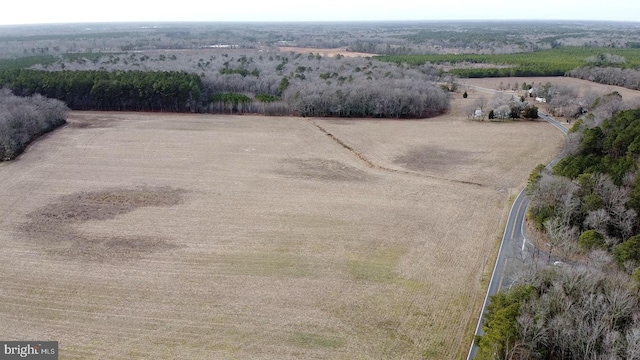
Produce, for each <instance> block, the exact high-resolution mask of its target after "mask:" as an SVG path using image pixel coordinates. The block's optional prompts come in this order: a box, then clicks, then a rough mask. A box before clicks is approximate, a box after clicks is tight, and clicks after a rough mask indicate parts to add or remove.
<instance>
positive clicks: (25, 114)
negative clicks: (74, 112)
mask: <svg viewBox="0 0 640 360" xmlns="http://www.w3.org/2000/svg"><path fill="white" fill-rule="evenodd" d="M67 110H68V109H67V107H66V106H65V105H64V103H62V102H61V101H58V100H53V99H48V98H45V97H43V96H41V95H37V94H36V95H33V96H30V97H18V96H15V95H13V94H12V93H11V91H9V90H7V89H0V161H6V160H11V159H13V158H15V157H16V156H18V155H20V153H21V152H22V151H23V150H24V149H25V148H26V147H27V145H28V144H29V143H30V142H31V141H32V140H33V139H35V138H37V137H38V136H40V135H42V134H45V133H47V132H49V131H51V130H54V129H55V128H57V127H59V126H61V125H63V124H65V123H66V120H65V119H66V112H67Z"/></svg>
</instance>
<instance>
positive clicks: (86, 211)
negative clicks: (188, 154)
mask: <svg viewBox="0 0 640 360" xmlns="http://www.w3.org/2000/svg"><path fill="white" fill-rule="evenodd" d="M182 194H183V191H182V190H177V189H171V188H157V189H149V188H142V189H110V190H103V191H95V192H81V193H76V194H70V195H66V196H62V197H60V198H58V199H56V200H55V201H53V202H52V203H50V204H48V205H46V206H44V207H42V208H40V209H38V210H36V211H34V212H31V213H29V214H27V219H28V221H27V222H26V223H24V224H23V225H22V226H21V228H22V231H24V232H25V234H26V235H27V236H28V238H30V239H31V240H32V241H34V242H35V243H36V245H37V246H39V247H42V248H44V249H46V250H47V251H48V252H50V253H52V254H56V255H62V256H66V257H70V258H80V259H83V260H100V261H106V260H130V259H133V258H139V256H141V255H143V254H145V253H150V252H153V251H159V250H166V249H171V248H174V247H175V245H171V244H170V243H169V242H168V241H166V240H163V239H156V238H150V237H145V236H138V237H122V236H117V235H115V236H113V237H111V236H109V237H107V236H97V237H95V236H89V235H86V234H84V233H82V232H80V231H78V230H77V228H76V225H79V224H82V223H85V222H89V221H104V220H109V219H113V218H115V217H117V216H119V215H124V214H127V213H129V212H131V211H133V210H135V209H138V208H141V207H148V206H175V205H178V204H180V203H181V202H182V199H181V197H182Z"/></svg>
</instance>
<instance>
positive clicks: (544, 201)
mask: <svg viewBox="0 0 640 360" xmlns="http://www.w3.org/2000/svg"><path fill="white" fill-rule="evenodd" d="M617 96H618V95H616V94H610V95H607V96H604V97H601V98H599V99H597V100H596V102H597V103H606V102H608V101H609V102H611V101H613V100H612V99H615V98H616V97H617ZM601 106H604V105H601ZM576 139H577V140H578V141H577V142H576V145H577V146H575V147H572V146H570V148H569V149H568V151H569V155H568V156H567V157H566V158H564V159H563V160H562V161H560V162H559V163H558V164H557V165H556V166H555V167H554V169H553V171H549V170H547V169H545V167H544V166H543V165H540V166H538V167H537V168H536V170H535V171H534V172H533V173H532V174H531V177H530V179H529V184H528V185H527V194H528V196H529V198H530V200H531V203H530V208H529V217H530V219H531V220H532V222H533V224H534V225H535V226H536V227H537V228H538V229H539V230H540V231H542V232H543V234H544V238H540V237H539V236H538V234H537V233H533V234H530V240H531V238H533V239H537V246H538V249H537V250H534V251H532V252H531V253H530V254H529V256H530V257H531V258H532V259H530V263H529V264H528V266H526V267H525V270H524V271H523V272H522V273H521V274H520V277H519V279H518V281H516V283H515V284H514V285H513V286H512V287H511V289H510V290H509V291H507V292H506V293H501V294H498V295H496V296H494V297H493V298H492V299H491V305H490V309H489V311H488V312H487V315H486V317H485V319H484V326H483V329H484V333H485V335H483V336H482V337H481V338H480V339H478V340H477V344H478V345H480V348H481V351H480V353H481V355H480V356H479V358H480V359H501V358H510V359H604V358H606V359H638V358H640V221H639V218H638V214H639V213H640V176H638V175H639V173H638V170H639V167H638V165H639V163H638V161H639V160H638V159H639V155H640V109H635V110H625V111H618V112H615V113H614V114H613V115H612V116H611V117H610V118H608V119H606V120H604V121H600V120H598V119H594V117H593V116H591V115H589V116H587V117H586V118H585V119H584V120H581V121H580V122H578V123H577V124H576V125H575V126H574V128H573V129H572V133H571V135H570V141H569V142H570V143H571V142H573V141H575V140H576ZM542 249H544V251H543V250H542ZM547 252H549V253H547ZM551 253H553V255H554V256H557V257H560V258H561V259H563V262H560V263H556V264H555V265H551V266H547V265H544V261H545V260H547V261H548V259H551V255H550V254H551Z"/></svg>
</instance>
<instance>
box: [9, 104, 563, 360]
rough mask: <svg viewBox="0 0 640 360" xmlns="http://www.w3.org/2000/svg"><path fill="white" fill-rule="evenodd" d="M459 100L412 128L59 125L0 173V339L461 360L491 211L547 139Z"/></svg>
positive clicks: (490, 244) (260, 123)
mask: <svg viewBox="0 0 640 360" xmlns="http://www.w3.org/2000/svg"><path fill="white" fill-rule="evenodd" d="M467 100H468V99H467ZM462 101H463V100H462V99H456V100H454V101H453V103H454V110H453V111H452V112H451V113H450V114H449V115H446V116H442V117H439V118H435V119H429V120H420V121H417V120H416V121H389V120H363V119H351V120H337V119H303V118H275V117H259V116H211V115H166V114H140V113H99V112H74V113H72V116H71V119H70V121H71V123H70V124H69V125H67V126H66V127H64V128H62V129H60V130H58V131H56V132H54V133H53V134H50V135H48V136H47V137H45V138H44V139H42V140H41V141H38V142H36V143H35V144H33V145H32V146H31V147H30V148H29V149H28V150H27V152H26V153H25V154H23V155H22V156H21V157H20V158H19V159H18V160H17V161H14V162H9V163H2V164H0V183H2V185H3V186H2V188H1V189H0V212H1V217H0V248H2V252H0V290H1V291H0V338H3V339H6V340H12V339H16V340H18V339H22V340H24V339H52V340H58V341H60V351H61V358H63V359H121V358H148V359H177V358H189V359H212V358H217V359H247V358H252V359H299V358H305V359H310V358H318V359H320V358H323V359H324V358H331V359H354V358H361V359H380V358H421V357H426V358H430V359H451V358H462V357H464V355H465V353H466V350H467V349H468V344H469V343H470V340H471V334H472V332H473V329H472V328H473V327H474V325H475V321H476V316H477V314H478V311H479V310H478V309H479V306H480V304H481V302H482V299H483V297H484V291H485V286H486V278H487V274H488V273H489V272H490V270H491V265H492V260H493V258H494V256H495V253H496V251H497V245H498V238H499V237H500V234H501V231H502V220H503V218H504V216H505V214H506V212H507V209H508V206H509V198H510V196H511V195H513V194H514V193H515V190H514V189H516V188H519V187H521V186H523V185H524V182H525V180H526V178H527V176H528V175H529V172H530V171H531V169H532V168H533V167H534V166H535V165H536V164H538V163H541V162H544V161H547V160H549V159H550V158H552V156H553V155H554V154H555V153H556V152H557V151H558V147H559V145H560V144H561V143H562V137H561V135H560V134H559V132H557V130H555V129H554V128H553V127H552V126H550V125H548V124H546V123H543V122H528V121H527V122H511V123H489V122H472V121H469V120H467V119H466V117H464V116H461V113H460V112H459V111H458V110H457V109H458V108H460V107H462V105H463V103H462ZM321 129H324V132H323V131H322V130H321ZM327 133H330V134H331V136H328V135H327ZM341 143H342V144H341ZM345 145H346V146H345ZM348 148H351V149H352V150H349V149H348ZM371 165H373V166H371Z"/></svg>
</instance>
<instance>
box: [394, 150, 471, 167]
mask: <svg viewBox="0 0 640 360" xmlns="http://www.w3.org/2000/svg"><path fill="white" fill-rule="evenodd" d="M472 159H473V156H472V153H471V152H467V151H461V150H452V149H449V148H440V147H437V146H429V145H426V146H418V147H415V148H413V149H410V150H409V151H408V152H407V153H405V154H403V155H400V156H396V158H395V159H394V163H395V164H397V165H399V166H401V167H405V168H407V169H410V170H416V171H428V170H430V171H437V172H443V171H446V170H447V168H450V167H452V166H456V164H457V165H462V164H468V163H469V162H470V161H472Z"/></svg>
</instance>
